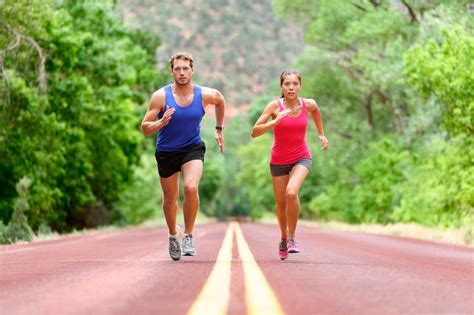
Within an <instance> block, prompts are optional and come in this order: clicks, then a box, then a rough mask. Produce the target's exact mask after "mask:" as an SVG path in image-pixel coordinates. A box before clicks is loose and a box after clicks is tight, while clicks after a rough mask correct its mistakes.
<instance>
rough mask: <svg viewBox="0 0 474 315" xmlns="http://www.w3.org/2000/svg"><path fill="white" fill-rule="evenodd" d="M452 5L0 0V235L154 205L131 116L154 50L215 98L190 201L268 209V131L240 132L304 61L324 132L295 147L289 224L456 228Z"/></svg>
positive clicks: (464, 101) (461, 139)
mask: <svg viewBox="0 0 474 315" xmlns="http://www.w3.org/2000/svg"><path fill="white" fill-rule="evenodd" d="M471 6H472V4H470V3H469V1H457V0H416V1H415V0H400V1H398V0H351V1H347V0H274V1H271V0H262V1H259V2H258V3H255V2H254V1H250V0H207V1H204V0H195V1H191V0H187V1H180V2H178V3H177V2H176V1H171V0H164V1H154V0H116V1H112V0H110V1H108V0H103V1H87V0H83V1H79V0H62V1H57V0H54V1H53V0H34V1H26V0H15V1H14V0H0V77H1V80H0V96H1V98H2V111H0V161H1V162H0V179H1V183H0V242H3V243H8V242H14V241H15V240H22V239H24V240H28V239H31V237H32V236H33V235H34V234H39V233H48V232H51V231H56V232H60V233H62V232H69V231H72V230H78V229H83V228H91V227H97V226H103V225H111V224H114V225H120V226H127V225H136V224H139V223H141V222H143V221H146V220H149V219H153V218H156V217H159V216H161V215H162V214H161V205H160V203H161V190H160V187H159V179H158V175H157V172H156V165H155V161H154V156H153V152H154V141H155V139H156V137H150V138H144V137H143V136H142V134H141V132H140V127H139V126H140V121H141V119H142V117H143V115H144V113H145V111H146V108H147V105H148V100H149V97H150V95H151V93H153V91H155V90H156V89H157V88H159V87H161V86H162V85H164V84H167V83H168V82H171V77H170V76H169V70H168V64H167V60H168V58H169V57H170V55H171V54H172V53H174V52H175V51H178V50H185V51H189V52H191V53H192V54H193V55H194V57H195V59H196V71H197V72H196V77H195V81H196V82H197V83H198V84H201V85H204V86H210V87H214V88H218V89H219V90H221V91H222V92H223V93H224V95H225V96H226V100H227V103H228V107H229V109H228V111H227V112H228V116H227V118H226V119H227V120H226V129H225V140H226V154H225V157H222V156H220V155H219V154H218V150H217V148H216V147H215V143H214V141H213V134H214V129H213V126H214V121H213V118H212V117H209V116H206V117H205V119H204V121H203V124H202V127H203V128H202V134H203V137H204V139H205V140H206V141H207V144H208V150H207V153H206V161H205V172H204V176H203V178H202V182H201V187H200V193H201V202H202V205H201V212H202V213H203V214H205V215H207V216H209V217H215V218H219V219H226V218H229V217H248V218H253V219H258V218H261V217H263V216H264V215H265V214H267V213H272V212H273V211H274V200H273V190H272V186H271V178H270V175H269V169H268V159H269V152H270V147H271V143H272V135H271V134H266V135H264V136H262V137H260V138H257V139H254V140H251V139H250V136H249V133H250V128H251V126H252V125H253V123H254V122H255V120H256V119H257V117H258V115H259V114H260V112H261V110H262V109H263V107H264V106H265V105H266V104H267V103H268V101H270V100H271V99H273V98H275V97H276V96H277V95H278V93H279V87H278V84H279V81H278V80H279V74H280V73H281V71H283V70H285V69H287V68H296V69H298V70H299V71H300V72H301V73H302V80H303V91H302V96H303V97H307V98H314V99H316V101H317V102H318V104H319V106H320V108H321V110H322V113H323V122H324V125H325V132H326V135H327V137H328V138H329V140H330V144H331V149H330V150H329V151H328V152H324V153H321V152H320V151H319V141H318V139H317V133H316V131H315V128H314V126H311V127H310V130H309V133H308V142H309V144H310V147H311V149H312V153H313V158H314V168H313V171H312V172H311V173H310V175H309V176H308V178H307V180H306V182H305V184H304V186H303V188H302V190H301V193H300V200H301V204H302V213H301V216H302V218H305V219H308V220H338V221H343V222H348V223H378V224H392V223H398V222H402V223H403V222H405V223H417V224H420V225H423V226H428V227H441V228H455V229H463V230H464V232H465V241H466V243H471V242H472V233H473V232H472V230H473V225H474V222H473V217H474V210H473V209H474V148H473V139H474V138H473V120H474V37H473V30H474V27H473V26H474V25H473V24H474V16H473V14H472V9H470V7H471Z"/></svg>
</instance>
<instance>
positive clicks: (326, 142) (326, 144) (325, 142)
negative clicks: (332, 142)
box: [319, 135, 329, 150]
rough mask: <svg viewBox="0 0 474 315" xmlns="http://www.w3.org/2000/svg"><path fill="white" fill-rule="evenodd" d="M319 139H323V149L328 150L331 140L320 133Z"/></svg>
mask: <svg viewBox="0 0 474 315" xmlns="http://www.w3.org/2000/svg"><path fill="white" fill-rule="evenodd" d="M319 140H321V142H322V144H323V146H322V147H321V150H327V149H328V148H329V141H328V139H327V138H326V137H325V136H324V135H319Z"/></svg>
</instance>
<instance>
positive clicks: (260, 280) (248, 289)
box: [230, 222, 284, 315]
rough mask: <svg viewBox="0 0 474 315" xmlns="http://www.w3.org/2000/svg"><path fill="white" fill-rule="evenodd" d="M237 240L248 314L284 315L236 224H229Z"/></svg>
mask: <svg viewBox="0 0 474 315" xmlns="http://www.w3.org/2000/svg"><path fill="white" fill-rule="evenodd" d="M230 224H231V226H233V229H234V230H235V235H236V238H237V248H238V249H239V256H240V258H241V259H242V266H243V268H244V276H245V300H246V302H247V310H248V314H250V315H253V314H275V315H277V314H284V312H283V309H282V307H281V305H280V303H279V302H278V299H277V297H276V295H275V293H274V292H273V290H272V288H271V287H270V285H269V284H268V282H267V279H266V278H265V276H264V274H263V272H262V271H261V270H260V268H259V267H258V265H257V262H256V261H255V258H254V256H253V254H252V252H251V251H250V248H249V246H248V245H247V242H246V241H245V238H244V235H243V234H242V230H241V229H240V227H239V224H238V223H237V222H231V223H230Z"/></svg>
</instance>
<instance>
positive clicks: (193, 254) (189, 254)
mask: <svg viewBox="0 0 474 315" xmlns="http://www.w3.org/2000/svg"><path fill="white" fill-rule="evenodd" d="M183 256H196V252H192V253H183Z"/></svg>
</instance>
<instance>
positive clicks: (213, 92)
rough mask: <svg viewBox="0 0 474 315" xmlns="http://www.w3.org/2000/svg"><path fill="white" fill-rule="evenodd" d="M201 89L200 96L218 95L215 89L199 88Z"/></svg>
mask: <svg viewBox="0 0 474 315" xmlns="http://www.w3.org/2000/svg"><path fill="white" fill-rule="evenodd" d="M199 87H200V88H201V93H202V94H210V95H214V94H216V93H220V92H219V91H218V90H217V89H214V88H211V87H207V86H199Z"/></svg>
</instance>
